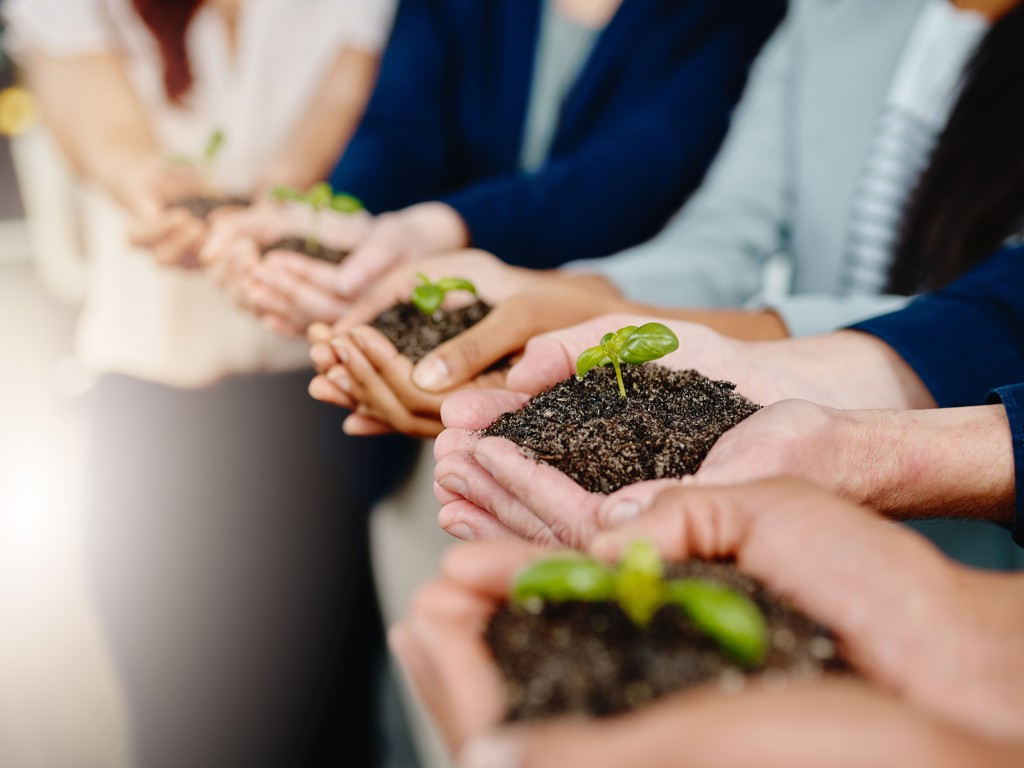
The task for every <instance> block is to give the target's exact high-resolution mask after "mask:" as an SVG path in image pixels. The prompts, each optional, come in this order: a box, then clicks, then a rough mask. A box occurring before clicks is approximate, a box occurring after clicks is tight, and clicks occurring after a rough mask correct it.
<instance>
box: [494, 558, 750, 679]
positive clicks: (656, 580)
mask: <svg viewBox="0 0 1024 768" xmlns="http://www.w3.org/2000/svg"><path fill="white" fill-rule="evenodd" d="M512 599H513V600H515V601H516V602H518V603H521V604H522V603H528V602H530V601H532V600H540V601H542V602H547V603H562V602H566V601H569V600H580V601H584V602H602V601H606V600H614V601H615V602H617V603H618V604H619V606H620V607H621V608H622V610H623V611H624V612H625V614H626V615H627V616H629V618H630V619H631V620H632V621H633V623H634V624H636V626H638V627H640V628H641V629H643V628H644V627H646V626H647V625H648V624H650V622H651V619H652V618H653V617H654V615H655V614H656V613H657V612H658V611H659V610H660V609H661V608H662V606H664V605H676V606H678V607H679V608H680V609H682V610H683V611H684V612H685V613H686V615H687V616H688V617H689V618H690V620H691V621H692V622H693V623H694V625H695V626H696V627H697V628H698V629H700V630H701V631H702V632H703V633H704V634H706V635H707V636H708V637H710V638H711V639H713V640H714V641H715V642H716V643H718V645H719V647H720V648H721V649H722V650H723V651H724V652H726V653H727V654H729V655H730V656H731V657H732V658H733V659H735V660H736V661H737V662H739V663H740V664H742V665H744V666H748V667H754V666H757V665H758V664H759V663H760V662H761V661H762V660H763V659H764V656H765V653H767V649H768V630H767V628H766V626H765V621H764V617H763V616H762V615H761V611H760V609H758V607H757V606H756V605H755V604H754V602H753V601H752V600H750V599H749V598H748V597H746V596H745V595H742V594H740V593H739V592H737V591H736V590H734V589H731V588H729V587H727V586H725V585H723V584H719V583H717V582H713V581H705V580H701V579H671V580H666V579H665V566H664V563H663V562H662V560H661V557H660V556H659V555H658V551H657V550H656V549H655V547H654V545H653V544H651V542H649V541H645V540H643V539H638V540H636V541H634V542H632V543H631V544H630V545H629V547H628V548H627V549H626V552H625V554H624V555H623V556H622V559H621V560H620V561H619V564H618V566H617V567H615V568H612V567H609V566H607V565H605V564H604V563H601V562H599V561H597V560H594V559H591V558H588V557H583V556H564V555H562V556H558V557H554V558H550V559H547V560H540V561H538V562H536V563H533V564H532V565H529V566H527V567H526V568H525V569H523V571H521V572H520V574H519V575H518V576H517V577H516V580H515V582H514V583H513V585H512Z"/></svg>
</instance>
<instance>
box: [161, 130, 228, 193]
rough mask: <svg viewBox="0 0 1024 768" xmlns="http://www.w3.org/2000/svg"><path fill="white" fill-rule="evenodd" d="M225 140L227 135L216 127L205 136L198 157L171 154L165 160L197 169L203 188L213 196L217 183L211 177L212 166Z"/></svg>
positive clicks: (172, 163)
mask: <svg viewBox="0 0 1024 768" xmlns="http://www.w3.org/2000/svg"><path fill="white" fill-rule="evenodd" d="M226 141H227V136H225V134H224V131H222V130H220V129H218V130H216V131H213V132H212V133H211V134H210V136H209V138H207V140H206V146H205V147H204V148H203V152H202V154H201V155H199V157H198V158H195V157H190V156H188V155H171V156H170V157H168V158H167V162H168V163H170V164H171V165H183V166H187V167H189V168H195V169H197V170H198V171H199V173H200V174H201V175H202V177H203V189H205V190H206V193H207V195H209V196H211V197H215V196H216V195H217V194H218V193H217V184H216V182H215V181H214V177H213V168H214V165H215V164H216V162H217V157H218V156H219V155H220V152H221V150H222V149H223V148H224V143H225V142H226Z"/></svg>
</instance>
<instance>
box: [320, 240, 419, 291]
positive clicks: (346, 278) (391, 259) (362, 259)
mask: <svg viewBox="0 0 1024 768" xmlns="http://www.w3.org/2000/svg"><path fill="white" fill-rule="evenodd" d="M405 250H406V249H405V247H404V246H403V245H401V244H399V243H398V242H396V241H395V238H394V236H392V235H391V234H390V233H382V234H380V235H375V234H374V233H371V234H370V235H369V236H368V237H367V238H366V239H365V240H364V241H363V242H362V243H360V244H359V245H358V246H356V248H355V249H354V250H353V251H352V252H351V253H350V254H349V255H348V256H346V257H345V260H344V261H343V262H342V263H341V265H340V266H339V267H338V274H337V277H336V279H335V283H334V286H335V289H336V290H337V291H338V293H340V294H341V295H342V296H344V297H346V298H348V299H355V298H357V297H358V296H360V295H361V294H362V293H364V292H365V291H366V290H367V289H368V288H369V286H370V285H371V284H372V283H373V282H374V281H375V280H377V279H379V278H380V276H381V275H383V274H384V273H385V272H386V271H388V270H389V269H391V268H392V267H393V266H395V264H397V263H398V262H399V261H402V260H403V259H404V257H405Z"/></svg>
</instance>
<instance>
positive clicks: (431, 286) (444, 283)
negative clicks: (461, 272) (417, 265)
mask: <svg viewBox="0 0 1024 768" xmlns="http://www.w3.org/2000/svg"><path fill="white" fill-rule="evenodd" d="M416 277H418V278H419V279H420V284H419V285H417V286H416V287H415V288H413V289H412V294H411V296H410V297H409V298H410V301H412V303H413V304H415V305H416V308H417V309H418V310H419V311H420V312H422V313H423V314H424V315H432V314H434V313H435V312H436V311H437V309H438V307H440V306H441V304H443V303H444V297H445V296H447V295H448V294H449V292H451V291H467V292H468V293H471V294H473V295H474V296H476V286H475V285H473V284H472V283H471V282H469V280H467V279H466V278H464V277H442V278H441V279H440V280H438V281H437V282H436V283H432V282H431V281H430V278H429V277H427V276H426V275H424V274H423V273H422V272H417V273H416Z"/></svg>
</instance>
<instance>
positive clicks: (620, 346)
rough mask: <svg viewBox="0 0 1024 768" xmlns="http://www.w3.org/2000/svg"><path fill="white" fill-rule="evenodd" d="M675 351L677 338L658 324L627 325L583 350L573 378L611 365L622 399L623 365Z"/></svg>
mask: <svg viewBox="0 0 1024 768" xmlns="http://www.w3.org/2000/svg"><path fill="white" fill-rule="evenodd" d="M678 348H679V339H678V338H677V337H676V335H675V334H674V333H673V332H672V330H671V329H670V328H668V327H666V326H664V325H662V324H661V323H644V324H643V325H641V326H640V327H639V328H638V327H637V326H635V325H627V326H626V327H625V328H620V329H619V330H617V331H615V332H614V333H606V334H605V335H604V336H602V337H601V343H600V344H598V345H597V346H596V347H591V348H590V349H586V350H584V351H583V353H582V354H581V355H580V356H579V357H578V358H577V359H576V377H577V378H579V379H582V378H583V377H584V376H585V375H586V373H587V371H589V370H590V369H591V368H596V367H598V366H604V365H609V364H610V365H612V366H613V367H614V368H615V378H616V380H618V382H619V397H625V396H626V385H625V384H624V383H623V382H622V363H629V364H630V365H642V364H643V363H647V362H650V361H651V360H657V359H658V358H659V357H664V356H665V355H667V354H668V353H669V352H674V351H675V350H677V349H678Z"/></svg>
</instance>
